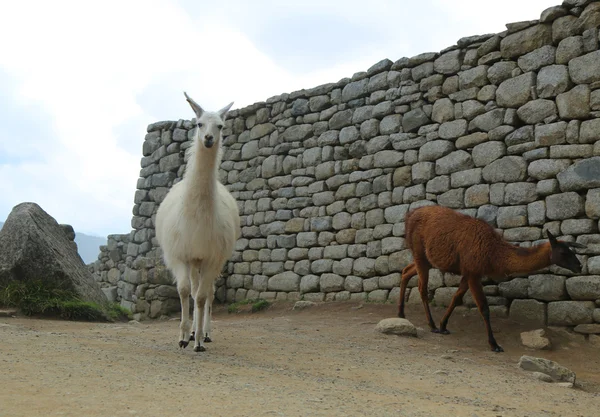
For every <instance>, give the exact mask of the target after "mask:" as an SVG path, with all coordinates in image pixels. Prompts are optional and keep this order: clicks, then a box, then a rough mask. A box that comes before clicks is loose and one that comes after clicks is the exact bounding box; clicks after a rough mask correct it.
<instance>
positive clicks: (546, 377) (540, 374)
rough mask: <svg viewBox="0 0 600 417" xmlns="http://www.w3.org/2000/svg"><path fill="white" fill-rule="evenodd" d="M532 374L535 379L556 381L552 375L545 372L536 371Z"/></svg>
mask: <svg viewBox="0 0 600 417" xmlns="http://www.w3.org/2000/svg"><path fill="white" fill-rule="evenodd" d="M531 376H533V377H534V378H535V379H538V380H540V381H543V382H553V381H554V380H553V379H552V377H551V376H550V375H547V374H545V373H543V372H534V373H532V374H531Z"/></svg>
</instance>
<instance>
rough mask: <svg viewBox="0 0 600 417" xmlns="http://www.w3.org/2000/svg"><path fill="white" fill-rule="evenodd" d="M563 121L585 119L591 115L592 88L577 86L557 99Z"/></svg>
mask: <svg viewBox="0 0 600 417" xmlns="http://www.w3.org/2000/svg"><path fill="white" fill-rule="evenodd" d="M556 106H557V107H558V114H559V116H560V117H561V119H585V118H587V117H589V115H590V87H589V86H588V85H577V86H575V87H573V88H572V89H570V90H569V91H567V92H565V93H562V94H559V95H558V96H557V97H556Z"/></svg>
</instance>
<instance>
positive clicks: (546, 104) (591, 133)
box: [96, 0, 600, 325]
mask: <svg viewBox="0 0 600 417" xmlns="http://www.w3.org/2000/svg"><path fill="white" fill-rule="evenodd" d="M599 26H600V2H598V1H585V0H576V1H575V0H571V1H565V2H563V4H562V5H560V6H556V7H552V8H549V9H547V10H545V11H544V12H543V13H542V14H541V17H540V19H538V20H534V21H527V22H517V23H511V24H507V30H506V31H504V32H502V33H499V34H489V35H482V36H472V37H468V38H462V39H460V40H459V41H458V42H457V44H456V45H453V46H451V47H449V48H447V49H445V50H443V51H441V52H439V53H433V52H431V53H423V54H420V55H417V56H414V57H411V58H401V59H399V60H397V61H396V62H392V61H390V60H387V59H386V60H383V61H381V62H378V63H377V64H375V65H373V66H372V67H371V68H369V69H368V70H367V71H365V72H359V73H356V74H354V75H353V76H352V77H351V78H345V79H342V80H340V81H339V82H337V83H331V84H326V85H322V86H318V87H315V88H312V89H307V90H301V91H296V92H293V93H290V94H282V95H279V96H276V97H271V98H269V99H268V100H266V101H265V102H259V103H255V104H253V105H251V106H248V107H245V108H242V109H239V110H234V111H232V112H230V114H229V118H228V120H227V121H226V126H225V128H224V131H223V132H224V136H225V137H224V143H223V145H224V155H223V162H222V164H221V169H220V180H221V181H222V182H223V183H224V184H225V185H226V186H227V187H228V188H229V190H231V192H232V193H233V195H234V197H235V198H236V199H237V201H238V205H239V209H240V213H241V224H242V237H241V238H240V240H239V241H238V242H237V245H236V250H235V252H234V254H233V256H232V258H231V261H230V262H229V263H228V264H227V265H226V267H225V268H224V271H223V274H222V276H221V278H220V279H219V281H218V283H217V284H218V289H217V299H218V300H220V301H236V300H242V299H246V298H264V299H283V300H286V299H288V300H296V299H305V300H312V301H333V300H368V301H390V302H394V303H396V302H397V301H398V294H399V291H398V285H399V280H400V271H401V270H402V268H403V267H404V266H406V265H407V264H408V263H409V262H410V261H411V254H410V252H409V251H408V250H407V249H406V246H405V242H404V216H405V214H406V213H407V211H408V210H411V209H414V208H416V207H421V206H425V205H431V204H440V205H444V206H447V207H451V208H453V209H456V210H458V211H460V212H462V213H465V214H468V215H470V216H474V217H477V218H481V219H484V220H485V221H487V222H489V223H490V224H492V225H493V226H494V227H495V228H497V230H498V232H499V233H501V234H502V235H503V236H504V238H505V239H507V240H508V241H510V242H513V243H515V244H519V245H522V246H531V245H535V244H538V243H541V242H542V241H543V239H544V237H545V231H546V230H550V231H551V232H552V233H553V234H555V235H557V236H560V239H564V240H571V241H577V242H580V243H585V244H587V245H588V249H587V250H586V251H584V252H582V254H581V255H580V258H581V260H582V261H583V265H584V270H583V272H582V273H581V274H578V275H575V274H572V273H570V272H569V271H567V270H564V269H561V268H559V267H555V266H553V267H550V268H547V270H544V271H539V272H536V273H535V274H532V275H530V276H528V277H527V276H523V277H516V278H514V279H511V280H507V281H506V282H492V281H489V282H486V286H485V292H486V295H487V297H488V301H489V302H490V304H491V305H492V309H493V310H494V311H495V312H496V313H497V314H503V315H507V314H510V315H511V316H514V317H515V318H517V319H519V320H523V319H527V320H532V321H535V322H539V323H540V324H549V325H577V324H585V323H593V322H600V320H599V319H600V310H599V308H600V233H599V230H598V228H599V224H598V223H599V222H598V219H599V218H600V49H599V29H598V27H599ZM193 133H194V120H193V119H192V120H179V121H177V122H173V121H164V122H158V123H154V124H152V125H150V126H148V133H147V135H146V139H145V141H144V144H143V155H144V157H143V158H142V161H141V167H142V169H141V172H140V179H139V181H138V185H137V188H138V190H137V191H136V194H135V205H134V209H133V215H134V217H133V220H132V228H133V230H132V232H131V234H130V235H129V237H128V240H127V243H126V244H124V245H122V247H123V248H124V249H123V252H122V254H121V258H120V261H119V262H117V263H115V265H111V266H110V268H109V267H108V265H106V255H105V253H104V252H103V253H102V254H101V257H102V259H101V261H102V262H99V265H98V266H97V268H96V269H97V271H98V272H99V274H101V275H100V276H101V278H100V279H101V280H102V281H103V282H110V280H109V279H108V274H109V273H110V271H111V270H114V269H115V268H116V269H117V270H118V271H119V279H118V281H117V283H116V284H117V291H119V293H118V299H120V300H121V302H122V303H124V304H125V305H127V306H128V307H131V308H132V309H133V310H134V311H135V312H137V313H140V314H143V315H149V316H151V317H157V316H159V315H160V314H164V313H166V312H169V311H171V310H177V309H178V308H179V307H178V306H179V303H178V299H177V293H176V291H175V289H174V286H173V285H172V282H171V279H170V275H169V273H168V272H167V271H166V270H165V268H164V265H163V264H162V261H161V251H160V248H159V247H158V246H157V242H156V239H155V238H154V235H155V233H154V218H155V214H156V210H157V208H158V206H159V204H160V203H161V201H162V200H163V199H164V197H165V195H166V193H167V191H168V190H169V187H171V186H172V185H173V184H174V183H176V182H177V181H179V180H180V179H181V177H182V174H183V170H184V161H185V160H186V153H185V151H186V149H187V148H189V146H190V144H191V142H190V139H191V138H192V136H193ZM109 243H110V241H109ZM114 274H115V275H113V276H116V272H115V273H114ZM458 283H459V277H456V276H453V275H449V274H442V273H440V272H439V271H437V270H433V271H432V273H431V277H430V280H429V291H430V296H431V297H432V299H433V300H434V301H435V302H436V303H437V304H438V305H446V304H447V303H448V302H449V300H450V299H451V297H452V295H453V294H454V292H455V291H456V287H457V286H458ZM112 284H113V286H114V284H115V283H112ZM415 285H416V279H413V280H412V282H411V283H410V285H409V286H410V287H411V288H412V287H414V286H415ZM409 302H420V300H419V295H418V292H417V291H412V292H410V294H409ZM465 303H466V304H467V305H473V301H472V298H470V294H467V296H466V297H465Z"/></svg>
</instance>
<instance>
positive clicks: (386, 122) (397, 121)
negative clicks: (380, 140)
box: [379, 114, 402, 135]
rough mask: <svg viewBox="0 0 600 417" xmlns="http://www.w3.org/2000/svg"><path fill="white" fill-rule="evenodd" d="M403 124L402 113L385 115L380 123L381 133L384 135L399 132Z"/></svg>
mask: <svg viewBox="0 0 600 417" xmlns="http://www.w3.org/2000/svg"><path fill="white" fill-rule="evenodd" d="M401 126H402V115H400V114H390V115H388V116H385V117H384V118H383V119H382V120H381V123H379V133H381V134H382V135H390V134H392V133H398V131H399V130H400V127H401Z"/></svg>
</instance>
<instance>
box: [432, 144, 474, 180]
mask: <svg viewBox="0 0 600 417" xmlns="http://www.w3.org/2000/svg"><path fill="white" fill-rule="evenodd" d="M473 166H474V165H473V160H472V158H471V155H470V154H469V153H468V152H466V151H463V150H458V151H454V152H451V153H449V154H448V155H446V156H444V157H442V158H440V159H438V160H437V161H436V163H435V172H436V174H437V175H445V174H451V173H453V172H457V171H463V170H465V169H469V168H473Z"/></svg>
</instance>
